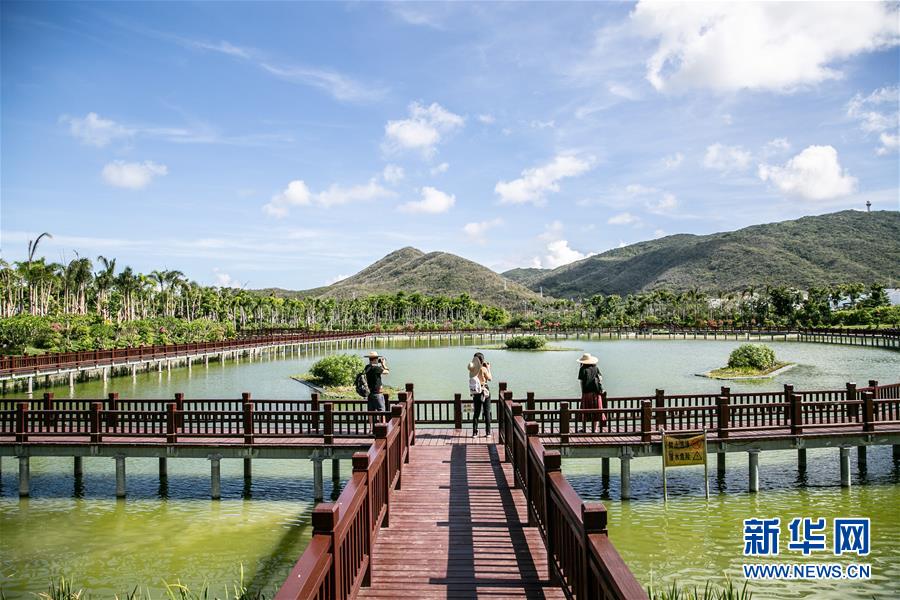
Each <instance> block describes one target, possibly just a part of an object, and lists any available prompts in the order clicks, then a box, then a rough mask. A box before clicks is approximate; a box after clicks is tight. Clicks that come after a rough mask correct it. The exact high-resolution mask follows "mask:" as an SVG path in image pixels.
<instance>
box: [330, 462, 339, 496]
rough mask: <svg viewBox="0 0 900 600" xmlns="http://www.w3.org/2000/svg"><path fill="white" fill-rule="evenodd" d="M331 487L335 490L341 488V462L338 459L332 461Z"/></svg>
mask: <svg viewBox="0 0 900 600" xmlns="http://www.w3.org/2000/svg"><path fill="white" fill-rule="evenodd" d="M331 487H332V488H333V489H338V488H339V487H341V461H340V460H339V459H337V458H332V459H331Z"/></svg>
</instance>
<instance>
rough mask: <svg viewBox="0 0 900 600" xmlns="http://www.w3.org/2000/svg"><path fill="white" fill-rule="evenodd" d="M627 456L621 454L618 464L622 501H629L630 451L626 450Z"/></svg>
mask: <svg viewBox="0 0 900 600" xmlns="http://www.w3.org/2000/svg"><path fill="white" fill-rule="evenodd" d="M625 452H627V454H622V457H621V458H620V459H619V462H620V471H619V474H620V479H621V481H620V485H621V496H622V500H630V499H631V450H630V449H626V450H625Z"/></svg>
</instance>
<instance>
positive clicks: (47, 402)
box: [43, 392, 56, 427]
mask: <svg viewBox="0 0 900 600" xmlns="http://www.w3.org/2000/svg"><path fill="white" fill-rule="evenodd" d="M43 408H44V410H46V411H51V410H53V394H52V393H50V392H44V407H43ZM43 420H44V427H51V426H53V424H54V423H55V422H56V415H51V414H50V413H46V414H45V415H44V419H43Z"/></svg>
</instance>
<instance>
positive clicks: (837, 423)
mask: <svg viewBox="0 0 900 600" xmlns="http://www.w3.org/2000/svg"><path fill="white" fill-rule="evenodd" d="M579 405H580V400H578V399H541V400H538V399H535V397H534V394H532V393H528V394H527V395H526V398H525V399H524V402H522V404H520V406H522V407H523V413H522V414H523V417H524V419H525V420H526V421H529V422H534V423H535V424H536V427H537V434H538V435H542V436H552V437H554V438H558V439H559V442H560V443H567V442H569V441H571V440H572V438H574V437H577V436H592V437H593V436H597V437H600V438H602V437H604V436H621V435H635V436H640V438H641V440H642V441H644V442H648V441H650V439H651V437H652V435H653V434H654V433H657V432H658V431H660V430H666V431H684V432H687V431H701V430H703V429H706V430H708V431H711V432H715V433H716V435H717V436H718V437H722V438H727V437H729V435H730V434H731V433H733V432H748V431H749V432H757V431H758V432H764V431H767V430H789V431H790V433H791V434H795V435H797V434H802V433H803V432H804V430H806V429H815V428H822V427H828V428H841V429H846V430H848V431H853V430H858V431H862V432H869V431H874V430H875V427H876V426H877V425H895V424H898V423H900V383H894V384H890V385H879V384H878V382H877V381H869V384H868V387H863V388H858V387H857V386H856V384H855V383H848V384H847V385H846V387H845V388H844V389H839V390H808V391H800V390H796V391H795V390H794V388H793V386H791V385H785V386H784V389H783V390H782V391H779V392H749V393H745V392H740V393H734V392H731V390H730V389H729V388H727V387H723V388H721V390H720V392H719V393H718V394H677V395H666V394H665V393H664V392H663V390H656V394H655V395H654V396H643V397H640V396H637V397H625V398H613V397H607V396H604V398H603V408H602V409H581V408H574V407H577V406H579Z"/></svg>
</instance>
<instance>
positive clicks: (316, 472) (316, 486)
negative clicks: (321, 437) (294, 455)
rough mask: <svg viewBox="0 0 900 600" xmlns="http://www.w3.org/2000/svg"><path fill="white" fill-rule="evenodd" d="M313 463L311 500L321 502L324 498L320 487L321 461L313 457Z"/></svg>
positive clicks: (321, 486)
mask: <svg viewBox="0 0 900 600" xmlns="http://www.w3.org/2000/svg"><path fill="white" fill-rule="evenodd" d="M312 461H313V500H315V501H316V502H321V501H322V500H323V499H324V498H325V492H324V490H323V487H324V486H323V485H322V459H321V458H319V457H315V458H313V459H312Z"/></svg>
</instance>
